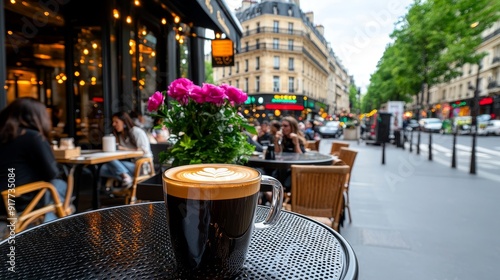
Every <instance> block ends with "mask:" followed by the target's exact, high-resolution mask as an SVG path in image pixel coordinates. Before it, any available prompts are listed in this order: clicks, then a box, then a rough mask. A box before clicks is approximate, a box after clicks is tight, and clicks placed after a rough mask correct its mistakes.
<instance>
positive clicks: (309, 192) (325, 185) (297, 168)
mask: <svg viewBox="0 0 500 280" xmlns="http://www.w3.org/2000/svg"><path fill="white" fill-rule="evenodd" d="M291 168H292V204H291V210H292V211H294V212H297V213H299V214H304V215H308V216H313V217H325V218H327V219H328V220H329V221H330V222H331V223H329V225H330V226H331V227H332V228H333V229H334V230H336V231H338V230H339V222H340V216H341V213H342V207H343V191H344V185H345V180H346V174H347V173H348V172H349V166H347V165H344V166H333V165H329V166H313V165H292V167H291Z"/></svg>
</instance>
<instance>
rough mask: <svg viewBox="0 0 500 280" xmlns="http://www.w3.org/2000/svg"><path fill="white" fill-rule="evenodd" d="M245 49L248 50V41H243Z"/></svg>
mask: <svg viewBox="0 0 500 280" xmlns="http://www.w3.org/2000/svg"><path fill="white" fill-rule="evenodd" d="M245 51H246V52H247V51H248V42H245Z"/></svg>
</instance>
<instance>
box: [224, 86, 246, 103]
mask: <svg viewBox="0 0 500 280" xmlns="http://www.w3.org/2000/svg"><path fill="white" fill-rule="evenodd" d="M220 87H221V88H223V89H224V90H225V91H226V95H227V98H228V99H229V101H231V102H234V103H236V104H241V103H243V102H245V101H247V99H248V96H247V94H246V93H245V92H243V91H242V90H241V89H239V88H237V87H233V86H230V85H226V84H223V85H221V86H220Z"/></svg>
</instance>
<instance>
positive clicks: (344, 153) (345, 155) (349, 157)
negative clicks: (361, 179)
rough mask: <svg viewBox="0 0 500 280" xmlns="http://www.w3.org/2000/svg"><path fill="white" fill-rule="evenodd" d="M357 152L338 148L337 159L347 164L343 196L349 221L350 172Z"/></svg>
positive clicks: (350, 220) (350, 219) (350, 218)
mask: <svg viewBox="0 0 500 280" xmlns="http://www.w3.org/2000/svg"><path fill="white" fill-rule="evenodd" d="M357 155H358V152H357V151H355V150H352V149H348V148H344V147H342V148H340V153H339V159H340V160H342V161H343V162H345V163H346V164H347V165H348V166H349V173H347V179H346V183H345V188H344V196H345V208H346V209H347V211H348V212H347V213H348V217H349V223H351V222H352V217H351V208H350V206H349V184H350V183H351V173H352V168H353V167H354V161H355V160H356V156H357Z"/></svg>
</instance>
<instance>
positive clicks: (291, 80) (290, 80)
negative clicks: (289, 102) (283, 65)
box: [288, 77, 295, 92]
mask: <svg viewBox="0 0 500 280" xmlns="http://www.w3.org/2000/svg"><path fill="white" fill-rule="evenodd" d="M294 84H295V78H294V77H288V92H295V91H294V89H293V85H294Z"/></svg>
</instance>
